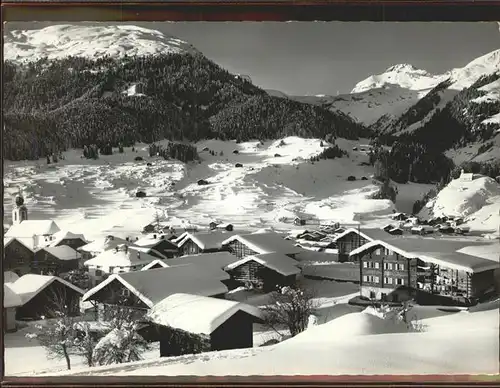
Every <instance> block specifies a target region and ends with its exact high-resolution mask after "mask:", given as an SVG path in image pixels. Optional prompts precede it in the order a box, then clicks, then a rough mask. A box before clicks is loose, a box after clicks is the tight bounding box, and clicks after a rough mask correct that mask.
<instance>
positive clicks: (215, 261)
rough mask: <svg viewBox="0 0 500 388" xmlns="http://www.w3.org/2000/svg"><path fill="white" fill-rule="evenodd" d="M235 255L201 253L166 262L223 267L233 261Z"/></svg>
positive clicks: (169, 263) (170, 263)
mask: <svg viewBox="0 0 500 388" xmlns="http://www.w3.org/2000/svg"><path fill="white" fill-rule="evenodd" d="M234 260H235V256H234V255H232V254H231V253H229V252H215V253H201V254H198V255H187V256H182V257H178V258H176V259H168V260H167V264H168V265H170V266H172V265H180V264H194V265H197V266H205V267H212V268H215V269H223V268H224V267H225V266H226V265H228V264H230V263H232V262H234Z"/></svg>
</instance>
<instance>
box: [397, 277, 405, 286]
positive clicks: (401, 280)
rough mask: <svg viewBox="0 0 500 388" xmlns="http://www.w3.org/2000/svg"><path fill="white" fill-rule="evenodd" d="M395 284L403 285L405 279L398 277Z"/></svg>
mask: <svg viewBox="0 0 500 388" xmlns="http://www.w3.org/2000/svg"><path fill="white" fill-rule="evenodd" d="M396 284H397V285H398V286H403V285H404V284H405V280H404V279H401V278H398V279H396Z"/></svg>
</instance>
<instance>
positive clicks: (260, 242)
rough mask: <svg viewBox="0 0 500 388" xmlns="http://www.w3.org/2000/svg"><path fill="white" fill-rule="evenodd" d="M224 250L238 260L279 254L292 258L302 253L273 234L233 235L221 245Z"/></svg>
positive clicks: (281, 237)
mask: <svg viewBox="0 0 500 388" xmlns="http://www.w3.org/2000/svg"><path fill="white" fill-rule="evenodd" d="M222 244H223V246H224V248H226V249H228V250H229V252H231V253H232V254H234V255H235V256H236V257H237V258H238V259H241V258H243V257H246V256H253V255H260V254H266V253H274V252H279V253H282V254H284V255H287V256H289V257H292V258H294V257H295V255H296V254H298V253H300V252H302V249H301V248H298V247H296V246H295V245H294V244H293V243H291V242H290V241H288V240H285V239H284V238H283V236H281V235H280V234H278V233H275V232H264V233H251V234H239V235H234V236H232V237H230V238H228V239H227V240H225V241H224V242H223V243H222Z"/></svg>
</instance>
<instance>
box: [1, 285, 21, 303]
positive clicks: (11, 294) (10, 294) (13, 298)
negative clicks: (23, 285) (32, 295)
mask: <svg viewBox="0 0 500 388" xmlns="http://www.w3.org/2000/svg"><path fill="white" fill-rule="evenodd" d="M22 305H23V301H22V299H21V297H20V296H19V295H17V294H16V292H15V291H14V290H13V289H12V287H11V285H9V284H4V285H3V307H4V308H9V307H18V306H22Z"/></svg>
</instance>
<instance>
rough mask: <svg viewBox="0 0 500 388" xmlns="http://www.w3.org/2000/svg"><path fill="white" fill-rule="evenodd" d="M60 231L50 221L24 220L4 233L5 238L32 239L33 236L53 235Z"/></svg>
mask: <svg viewBox="0 0 500 388" xmlns="http://www.w3.org/2000/svg"><path fill="white" fill-rule="evenodd" d="M60 230H61V229H59V227H58V226H57V224H56V223H55V222H54V221H52V220H25V221H22V222H21V223H19V224H14V225H12V226H11V227H10V229H9V230H8V231H7V233H5V236H6V237H16V238H32V237H33V236H44V235H53V234H55V233H57V232H59V231H60Z"/></svg>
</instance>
